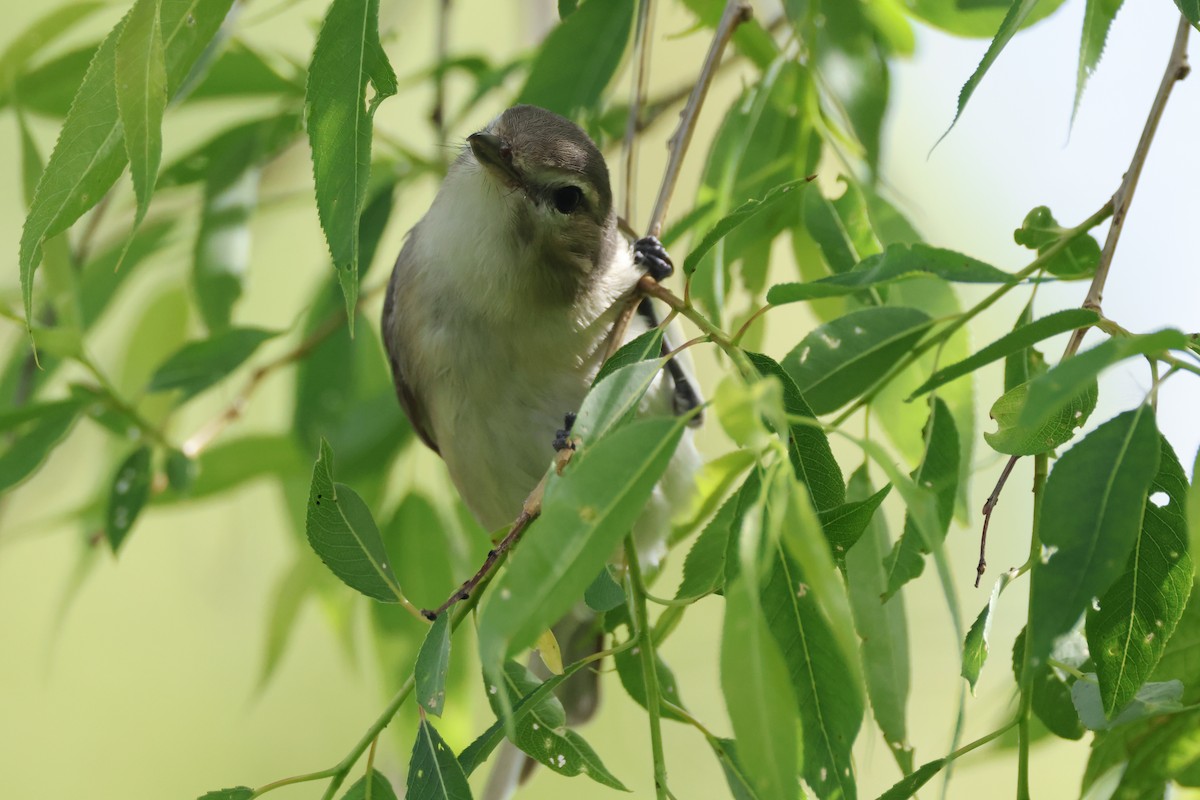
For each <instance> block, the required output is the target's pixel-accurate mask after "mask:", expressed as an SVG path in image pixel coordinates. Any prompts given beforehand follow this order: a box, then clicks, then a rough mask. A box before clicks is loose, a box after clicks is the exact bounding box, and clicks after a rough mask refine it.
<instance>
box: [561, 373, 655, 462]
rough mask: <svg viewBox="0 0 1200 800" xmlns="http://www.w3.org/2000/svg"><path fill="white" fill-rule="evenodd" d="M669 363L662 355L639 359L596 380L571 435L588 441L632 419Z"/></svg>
mask: <svg viewBox="0 0 1200 800" xmlns="http://www.w3.org/2000/svg"><path fill="white" fill-rule="evenodd" d="M665 363H666V359H662V358H656V359H651V360H646V361H636V362H634V363H632V364H629V365H627V366H624V367H619V368H618V369H616V370H614V371H613V372H611V373H610V374H609V375H608V376H607V377H605V378H604V379H603V380H601V381H599V382H598V383H596V384H595V385H594V386H593V387H592V389H591V391H589V392H588V393H587V396H586V397H584V398H583V403H582V405H580V407H579V414H578V415H577V416H576V419H575V424H574V425H573V426H572V428H571V436H572V437H578V438H579V439H581V440H583V443H584V444H585V445H586V444H589V443H592V442H596V441H598V440H599V439H600V437H602V436H604V435H605V434H606V433H608V432H609V431H610V430H612V429H613V428H615V427H616V426H618V425H619V424H621V423H622V422H624V421H625V420H627V419H629V418H630V417H631V416H632V415H633V413H634V412H635V411H636V410H637V407H638V403H640V402H641V400H642V396H643V395H645V394H646V390H647V389H649V388H650V384H651V383H653V382H654V379H655V378H656V377H657V376H658V373H659V370H661V369H662V367H663V364H665Z"/></svg>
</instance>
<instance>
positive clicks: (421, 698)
mask: <svg viewBox="0 0 1200 800" xmlns="http://www.w3.org/2000/svg"><path fill="white" fill-rule="evenodd" d="M449 669H450V615H449V614H440V615H439V616H438V618H437V619H435V620H434V621H433V625H431V626H430V627H429V633H428V634H427V635H426V636H425V642H424V643H423V644H422V645H421V649H420V651H419V652H418V653H417V664H416V667H414V669H413V673H414V675H415V676H416V682H415V688H414V691H415V692H416V693H417V702H418V703H420V704H421V707H422V708H424V709H425V710H426V711H428V712H429V713H430V714H433V715H434V716H435V717H440V716H441V715H442V708H443V707H444V706H445V704H446V673H447V672H448V671H449Z"/></svg>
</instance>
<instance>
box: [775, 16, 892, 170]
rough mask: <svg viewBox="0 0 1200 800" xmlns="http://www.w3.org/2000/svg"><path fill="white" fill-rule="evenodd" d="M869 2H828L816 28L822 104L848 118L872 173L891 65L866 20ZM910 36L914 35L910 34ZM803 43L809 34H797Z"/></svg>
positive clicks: (886, 98)
mask: <svg viewBox="0 0 1200 800" xmlns="http://www.w3.org/2000/svg"><path fill="white" fill-rule="evenodd" d="M868 7H869V4H866V3H857V2H854V3H837V2H835V3H828V4H824V5H822V6H821V11H822V15H823V17H824V19H823V20H822V22H823V24H822V25H821V26H820V27H818V28H817V30H816V36H815V37H814V38H815V39H816V44H815V48H814V49H815V50H816V53H815V55H816V68H817V70H818V71H819V72H820V74H821V77H822V79H823V80H824V81H825V82H826V85H827V87H828V91H827V93H826V94H825V95H824V96H823V97H822V100H826V98H827V97H828V96H829V95H833V96H834V97H836V98H837V99H836V100H835V101H832V102H830V101H828V100H826V102H823V103H822V107H823V108H828V110H829V111H830V112H832V113H831V114H830V116H833V117H834V118H835V119H836V118H844V120H845V123H846V124H847V125H848V126H849V128H850V129H852V130H853V132H854V134H855V135H856V137H857V139H858V143H859V144H860V146H861V147H862V150H863V151H865V153H864V155H865V161H866V162H867V166H868V168H869V169H870V171H871V173H872V174H875V173H876V172H877V171H878V168H879V155H880V134H881V129H882V127H883V115H884V112H885V111H886V109H887V105H888V89H889V83H890V81H889V78H888V65H887V60H886V57H885V56H886V55H887V52H886V48H885V46H884V45H883V42H882V39H883V37H882V36H880V35H879V32H877V31H876V26H875V24H872V23H873V22H874V20H871V19H869V18H868V14H869V11H868ZM909 35H910V36H911V32H910V34H909ZM799 36H800V38H801V40H804V39H805V38H806V36H805V33H804V32H803V31H802V30H801V31H799Z"/></svg>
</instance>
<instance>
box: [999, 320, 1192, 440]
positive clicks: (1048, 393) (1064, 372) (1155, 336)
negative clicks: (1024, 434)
mask: <svg viewBox="0 0 1200 800" xmlns="http://www.w3.org/2000/svg"><path fill="white" fill-rule="evenodd" d="M1186 347H1187V337H1186V336H1184V335H1183V334H1182V333H1180V332H1179V331H1177V330H1171V329H1167V330H1161V331H1158V332H1157V333H1147V334H1142V335H1136V336H1128V337H1117V338H1112V339H1109V340H1108V341H1106V342H1103V343H1101V344H1099V345H1097V346H1095V347H1093V348H1092V349H1091V350H1085V351H1084V352H1082V353H1080V354H1079V355H1077V356H1074V357H1073V358H1068V359H1067V360H1066V361H1063V362H1061V363H1059V364H1057V365H1056V366H1055V367H1054V368H1053V369H1051V370H1050V371H1049V372H1047V373H1046V374H1045V375H1040V376H1038V377H1037V378H1034V379H1033V380H1032V381H1030V383H1029V398H1028V400H1027V401H1026V403H1025V406H1024V408H1023V409H1022V410H1021V416H1020V418H1019V423H1020V424H1021V426H1023V427H1026V428H1035V427H1037V426H1039V425H1042V424H1044V423H1045V422H1046V421H1047V420H1050V419H1052V418H1053V417H1054V416H1055V415H1056V414H1060V413H1061V412H1062V410H1063V407H1064V406H1066V405H1067V404H1068V403H1072V402H1074V399H1075V397H1076V396H1077V395H1079V394H1080V393H1082V392H1084V391H1085V390H1086V389H1087V387H1089V386H1090V385H1092V383H1093V382H1094V381H1095V380H1096V377H1097V376H1098V375H1099V374H1100V372H1101V371H1102V370H1104V369H1105V368H1106V367H1110V366H1112V365H1113V364H1116V363H1117V362H1119V361H1123V360H1124V359H1126V358H1131V357H1133V356H1139V355H1152V354H1155V353H1161V352H1163V351H1165V350H1173V349H1174V350H1183V349H1184V348H1186Z"/></svg>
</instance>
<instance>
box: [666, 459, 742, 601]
mask: <svg viewBox="0 0 1200 800" xmlns="http://www.w3.org/2000/svg"><path fill="white" fill-rule="evenodd" d="M749 480H751V479H749V478H748V479H747V481H749ZM744 487H745V484H744V483H743V485H742V488H741V489H739V490H738V491H737V492H736V493H734V495H733V496H732V497H730V498H729V499H728V500H726V501H725V502H724V504H722V506H721V507H720V508H719V509H717V513H716V515H715V516H714V517H713V518H712V519H711V520H710V521H709V523H708V525H706V526H705V527H704V530H703V531H701V532H700V535H699V536H698V537H696V541H695V542H694V543H693V544H692V549H691V550H689V551H688V554H687V557H686V558H685V559H684V561H683V580H682V581H680V583H679V590H678V591H677V592H676V593H675V596H676V598H677V599H680V600H684V599H692V598H696V599H698V598H700V597H703V596H704V595H706V594H712V593H713V592H715V591H717V590H718V589H720V588H721V586H722V585H723V584H724V582H725V555H726V552H727V550H728V547H729V538H730V533H731V531H732V530H733V529H734V526H735V525H736V524H737V523H738V521H739V516H738V505H739V504H740V503H741V501H742V493H743V490H744Z"/></svg>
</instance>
